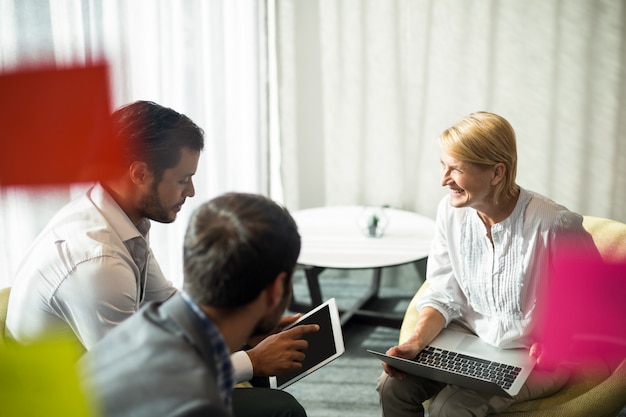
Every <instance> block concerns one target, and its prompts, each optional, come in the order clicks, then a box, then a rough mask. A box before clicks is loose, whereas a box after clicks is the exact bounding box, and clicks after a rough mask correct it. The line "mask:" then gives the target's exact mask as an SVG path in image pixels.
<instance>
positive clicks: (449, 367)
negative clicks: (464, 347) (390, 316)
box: [413, 346, 522, 389]
mask: <svg viewBox="0 0 626 417" xmlns="http://www.w3.org/2000/svg"><path fill="white" fill-rule="evenodd" d="M413 360H414V361H415V362H418V363H421V364H422V365H426V366H429V367H431V368H437V369H443V370H446V371H449V372H453V373H456V374H460V375H466V376H470V377H473V378H477V379H481V380H483V381H488V382H493V383H495V384H497V385H499V386H501V387H502V388H504V389H508V388H510V387H511V385H512V384H513V381H515V378H517V375H519V373H520V371H521V370H522V368H519V367H517V366H512V365H507V364H504V363H500V362H491V361H488V360H485V359H480V358H476V357H473V356H467V355H464V354H461V353H457V352H450V351H449V350H445V349H440V348H435V347H432V346H426V348H425V349H424V350H422V351H421V352H420V353H419V354H418V355H417V357H416V358H415V359H413Z"/></svg>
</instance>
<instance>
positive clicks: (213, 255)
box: [81, 193, 318, 417]
mask: <svg viewBox="0 0 626 417" xmlns="http://www.w3.org/2000/svg"><path fill="white" fill-rule="evenodd" d="M299 251H300V236H299V234H298V231H297V227H296V224H295V222H294V220H293V219H292V218H291V216H290V215H289V213H288V212H287V211H286V210H285V209H283V208H282V207H280V206H278V205H277V204H275V203H274V202H272V201H271V200H269V199H267V198H265V197H262V196H258V195H253V194H235V193H231V194H226V195H223V196H220V197H217V198H215V199H213V200H211V201H209V202H208V203H205V204H203V205H202V206H200V207H199V208H198V209H197V210H196V211H195V213H194V214H193V216H192V218H191V220H190V224H189V227H188V228H187V234H186V237H185V245H184V271H185V281H184V282H185V283H184V291H183V292H182V293H180V294H177V295H175V296H174V297H172V298H171V299H170V300H168V301H166V302H155V303H150V304H148V305H146V306H145V307H144V308H142V310H140V311H139V312H138V313H137V314H135V315H134V316H133V317H131V318H129V319H128V320H126V321H125V322H124V323H122V324H121V325H119V326H118V327H117V328H116V329H114V330H113V331H111V332H110V333H109V334H108V335H107V336H106V337H104V338H103V339H102V340H101V341H100V342H99V343H98V344H97V345H96V346H95V347H94V348H93V349H92V350H90V351H89V352H88V353H87V354H86V355H85V356H84V357H83V359H82V360H81V365H82V369H83V371H84V376H85V382H86V386H88V387H90V388H91V389H92V394H93V395H94V397H95V399H96V400H97V401H98V403H99V404H100V405H101V406H102V410H101V411H102V413H103V416H104V417H108V416H115V417H125V416H135V417H141V416H146V417H152V416H170V417H174V416H201V415H202V416H214V417H217V416H229V415H231V413H230V404H231V391H232V386H233V380H232V368H231V362H230V359H229V354H228V353H229V352H232V351H235V350H237V349H239V347H240V346H242V345H244V344H245V343H246V341H248V340H249V339H250V338H251V337H252V336H254V335H257V334H267V333H268V332H270V331H272V330H273V329H274V328H275V327H276V325H277V324H278V322H279V320H280V318H281V316H282V314H283V312H284V311H285V308H286V306H287V304H288V303H289V300H290V297H291V290H292V282H291V280H292V275H293V271H294V268H295V264H296V260H297V258H298V254H299ZM300 327H302V326H300ZM310 327H313V328H314V330H317V327H318V326H317V325H311V326H310ZM301 331H302V332H304V331H305V330H304V329H302V330H301ZM302 344H303V346H302V348H305V347H306V342H305V341H302ZM294 359H295V360H302V357H299V358H294Z"/></svg>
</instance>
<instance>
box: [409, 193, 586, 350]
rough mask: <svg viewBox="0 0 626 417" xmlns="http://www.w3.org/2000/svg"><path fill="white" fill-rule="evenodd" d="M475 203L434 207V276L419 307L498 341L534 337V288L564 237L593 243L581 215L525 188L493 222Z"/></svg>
mask: <svg viewBox="0 0 626 417" xmlns="http://www.w3.org/2000/svg"><path fill="white" fill-rule="evenodd" d="M491 235H492V239H493V246H492V244H491V241H490V240H489V238H488V236H487V233H486V229H485V225H484V223H483V222H482V220H481V219H480V218H479V216H478V213H477V212H476V210H474V209H472V208H454V207H452V206H450V204H449V202H448V197H444V199H443V200H442V201H441V202H440V204H439V207H438V210H437V221H436V231H435V237H434V240H433V243H432V247H431V252H430V255H429V257H428V267H427V274H426V275H427V280H428V282H429V284H430V286H429V288H428V289H427V292H426V293H425V295H424V297H422V298H421V299H419V300H418V301H417V308H418V309H421V308H423V307H425V306H430V307H433V308H435V309H436V310H438V311H439V312H440V313H441V314H442V315H443V316H444V318H445V319H446V323H449V322H450V321H452V320H457V321H460V322H462V323H464V324H465V325H467V326H468V327H469V328H471V329H472V330H473V331H474V332H475V333H476V334H477V335H478V336H479V337H480V338H481V339H483V340H484V341H486V342H487V343H490V344H492V345H494V346H498V347H501V348H513V347H522V346H526V347H528V345H529V336H530V333H531V331H532V323H533V322H532V319H533V313H534V312H535V306H536V301H537V290H538V288H539V286H540V285H542V284H543V283H545V280H546V279H547V278H548V276H549V268H550V263H551V260H552V259H553V256H554V255H555V251H556V250H557V249H558V248H560V247H561V246H559V245H558V244H557V241H558V240H559V239H560V238H561V237H563V238H567V239H580V244H585V245H593V242H592V240H591V237H590V235H589V234H588V233H586V232H585V231H584V229H583V227H582V216H580V215H578V214H576V213H573V212H571V211H568V210H567V209H566V208H565V207H563V206H560V205H558V204H556V203H555V202H553V201H552V200H549V199H547V198H545V197H543V196H541V195H539V194H536V193H533V192H530V191H526V190H524V189H522V190H521V191H520V196H519V199H518V202H517V205H516V206H515V209H514V210H513V213H512V214H511V215H510V216H509V217H508V218H507V219H505V220H504V221H502V222H500V223H497V224H495V225H493V226H492V228H491Z"/></svg>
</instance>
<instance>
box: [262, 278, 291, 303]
mask: <svg viewBox="0 0 626 417" xmlns="http://www.w3.org/2000/svg"><path fill="white" fill-rule="evenodd" d="M286 279H287V273H285V272H281V273H280V274H278V275H276V278H275V279H274V281H272V282H271V283H270V284H267V287H265V291H266V292H267V297H266V299H267V304H268V307H269V308H274V307H276V306H278V305H279V304H280V302H281V301H282V300H283V295H284V293H285V280H286Z"/></svg>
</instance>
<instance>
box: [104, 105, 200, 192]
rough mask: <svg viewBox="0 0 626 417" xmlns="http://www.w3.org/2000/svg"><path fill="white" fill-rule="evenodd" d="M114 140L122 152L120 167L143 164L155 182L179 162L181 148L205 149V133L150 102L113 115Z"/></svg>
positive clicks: (168, 109)
mask: <svg viewBox="0 0 626 417" xmlns="http://www.w3.org/2000/svg"><path fill="white" fill-rule="evenodd" d="M112 118H113V125H114V128H115V136H116V140H117V141H119V142H120V143H121V149H122V150H123V158H122V164H123V167H122V168H126V167H127V166H128V165H130V164H131V163H133V162H135V161H142V162H145V163H146V164H147V166H148V169H149V170H150V171H151V172H152V174H153V175H154V177H155V181H156V182H157V183H158V182H160V181H161V178H162V176H163V173H164V172H165V170H167V169H169V168H173V167H175V166H176V165H177V164H178V162H179V161H180V158H181V155H182V148H183V147H186V148H189V149H191V150H194V151H202V150H203V149H204V131H203V130H202V129H201V128H200V127H198V126H197V125H196V124H195V123H194V122H193V121H192V120H191V119H190V118H189V117H187V116H185V115H184V114H181V113H178V112H177V111H175V110H172V109H170V108H167V107H163V106H161V105H159V104H157V103H154V102H152V101H136V102H134V103H131V104H127V105H125V106H123V107H120V108H119V109H117V110H116V111H115V112H114V113H113V115H112Z"/></svg>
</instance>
